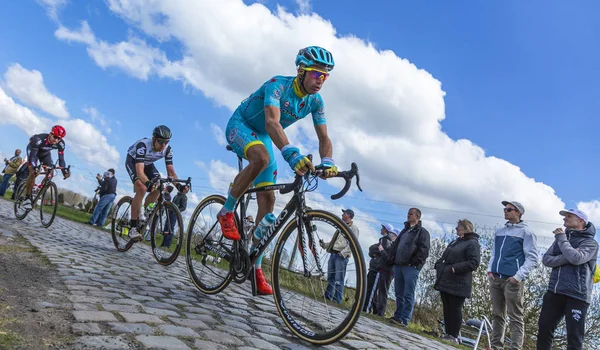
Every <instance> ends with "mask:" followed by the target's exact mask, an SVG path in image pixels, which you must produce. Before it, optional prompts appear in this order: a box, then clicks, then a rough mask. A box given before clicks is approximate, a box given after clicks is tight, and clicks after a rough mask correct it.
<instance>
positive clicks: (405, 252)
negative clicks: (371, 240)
mask: <svg viewBox="0 0 600 350" xmlns="http://www.w3.org/2000/svg"><path fill="white" fill-rule="evenodd" d="M429 246H430V239H429V231H427V230H426V229H425V228H424V227H423V224H422V222H421V210H419V209H418V208H410V209H409V211H408V214H407V221H406V222H405V223H404V229H403V230H402V231H401V232H400V234H399V235H398V238H396V240H395V241H394V244H393V245H392V248H390V249H392V252H391V254H390V257H393V259H394V260H393V264H394V267H393V271H394V279H395V281H394V289H395V290H396V312H395V313H394V316H392V317H391V318H390V322H392V323H395V324H399V325H401V326H405V327H406V326H408V322H409V321H410V320H411V318H412V313H413V308H414V301H415V288H416V287H417V280H418V279H419V272H420V271H421V268H423V265H425V261H426V260H427V257H429Z"/></svg>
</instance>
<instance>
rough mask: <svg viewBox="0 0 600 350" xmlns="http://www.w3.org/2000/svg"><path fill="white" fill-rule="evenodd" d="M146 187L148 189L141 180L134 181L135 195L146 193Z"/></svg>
mask: <svg viewBox="0 0 600 350" xmlns="http://www.w3.org/2000/svg"><path fill="white" fill-rule="evenodd" d="M147 189H148V188H147V187H146V185H144V184H143V183H142V181H141V180H137V181H136V182H135V194H136V195H140V196H143V195H144V194H145V193H146V190H147Z"/></svg>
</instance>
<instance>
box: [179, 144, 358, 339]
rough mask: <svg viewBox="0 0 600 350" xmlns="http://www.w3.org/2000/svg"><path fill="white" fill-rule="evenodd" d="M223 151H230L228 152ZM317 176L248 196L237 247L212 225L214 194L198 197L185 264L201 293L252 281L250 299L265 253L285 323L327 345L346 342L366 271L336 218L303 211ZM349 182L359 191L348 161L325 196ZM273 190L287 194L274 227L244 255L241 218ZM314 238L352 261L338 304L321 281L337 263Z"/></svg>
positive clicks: (220, 200)
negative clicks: (341, 249)
mask: <svg viewBox="0 0 600 350" xmlns="http://www.w3.org/2000/svg"><path fill="white" fill-rule="evenodd" d="M227 149H228V150H231V148H230V147H229V146H228V147H227ZM238 165H239V169H240V171H241V169H242V167H243V166H242V159H241V158H240V157H238ZM321 174H322V170H317V171H316V172H314V173H307V174H305V175H304V176H298V175H296V178H295V181H294V182H293V183H287V184H276V185H269V186H265V187H260V188H252V189H249V190H248V191H246V192H245V193H244V194H243V195H242V196H241V197H240V200H239V201H238V204H237V206H236V210H235V216H236V224H237V227H238V230H239V232H240V235H241V237H242V238H241V240H240V241H231V240H229V239H226V238H225V237H224V236H223V234H222V232H221V227H220V225H219V223H218V221H217V214H218V213H219V211H220V209H221V208H222V206H223V205H224V203H225V197H223V196H221V195H218V194H213V195H210V196H208V197H206V198H204V199H203V200H202V201H201V202H200V203H199V204H198V206H197V207H196V209H195V210H194V213H193V214H192V217H191V218H190V224H189V227H188V237H187V245H186V263H187V267H188V273H189V275H190V277H191V279H192V281H193V282H194V285H195V286H196V287H197V288H198V289H199V290H200V291H201V292H203V293H206V294H216V293H219V292H221V291H222V290H224V289H225V287H227V285H228V284H229V283H230V282H231V281H234V282H236V283H243V282H244V281H246V280H247V279H250V282H251V284H252V294H253V295H256V294H257V291H256V282H255V281H254V270H253V267H254V263H255V262H256V260H257V259H258V257H259V256H260V255H261V254H263V253H264V254H265V256H264V259H265V264H263V265H265V266H264V268H263V270H265V274H267V275H268V274H269V273H270V275H271V282H272V286H273V295H274V299H275V305H276V307H277V310H278V312H279V314H280V316H281V318H282V319H283V321H284V323H285V324H286V325H287V327H288V328H289V329H290V330H291V331H292V333H294V334H295V335H296V336H298V337H300V338H301V339H303V340H306V341H308V342H310V343H313V344H320V345H325V344H330V343H333V342H335V341H337V340H339V339H341V338H342V337H344V336H345V335H346V334H348V332H350V330H351V329H352V328H353V327H354V325H355V323H356V321H358V318H359V317H360V312H361V309H362V307H363V304H364V301H365V293H366V292H365V291H366V282H365V281H366V268H365V260H364V257H363V254H362V249H361V247H360V244H359V242H358V239H357V238H356V236H355V235H354V233H353V232H352V230H350V228H349V227H348V226H347V225H346V224H345V223H344V222H343V221H342V220H341V219H340V218H339V217H338V216H336V215H334V214H332V213H330V212H328V211H324V210H313V209H311V208H309V207H307V205H306V202H305V194H306V193H307V192H311V191H314V190H315V189H316V188H317V185H318V180H319V175H321ZM355 176H356V185H357V186H358V188H359V190H361V191H362V189H361V188H360V182H359V174H358V166H357V165H356V164H355V163H352V167H351V170H349V171H341V172H339V173H338V175H337V177H341V178H343V179H345V180H346V183H345V186H344V188H343V189H342V190H341V191H340V193H338V194H336V195H333V196H331V198H332V199H339V198H341V197H342V196H344V194H346V192H347V191H348V190H349V189H350V186H351V180H352V178H353V177H355ZM273 190H279V191H280V193H281V194H287V193H291V192H293V194H292V195H291V198H290V199H289V202H288V203H287V205H286V206H285V208H284V209H283V210H282V211H281V212H280V214H279V216H278V217H277V219H276V221H275V223H274V225H272V226H270V228H269V230H268V231H267V232H266V233H265V234H264V235H263V237H262V239H261V240H260V242H259V243H258V244H257V246H256V248H255V249H254V250H253V251H252V252H249V248H248V244H249V239H250V238H251V234H250V232H249V231H250V230H249V229H246V228H244V225H243V221H242V220H243V219H244V218H245V217H246V211H247V209H248V204H249V196H251V195H252V194H253V193H258V192H263V191H273ZM290 219H291V220H290ZM288 220H289V222H288ZM286 223H287V224H286ZM280 231H281V232H282V234H281V235H279V239H278V240H277V243H276V244H275V245H274V247H273V245H271V244H270V243H271V242H272V241H273V240H274V239H275V237H276V236H277V233H278V232H280ZM320 239H324V240H325V241H330V242H336V241H337V240H340V239H341V240H343V241H345V242H347V247H348V249H347V254H350V256H349V257H347V258H346V259H345V262H346V264H347V265H346V269H345V279H344V281H346V283H345V284H346V287H345V291H344V299H343V301H342V303H341V304H338V303H334V302H333V301H331V290H330V293H329V297H327V296H326V295H327V294H326V291H327V289H328V287H327V286H328V283H327V277H330V278H332V277H333V276H328V271H327V270H328V267H327V266H325V264H324V262H325V261H327V260H328V258H329V265H331V264H332V262H333V261H334V260H335V259H336V258H339V257H337V256H336V257H335V258H334V259H332V257H333V252H332V251H331V249H327V250H326V249H323V248H322V247H321V246H320V245H319V243H318V242H319V240H320ZM343 241H342V242H343ZM331 246H333V244H331ZM267 261H270V262H271V264H270V272H269V271H266V270H267V269H268V268H269V266H268V265H269V264H267ZM330 268H331V267H330ZM267 278H268V277H267ZM330 287H332V286H330ZM337 288H340V286H337Z"/></svg>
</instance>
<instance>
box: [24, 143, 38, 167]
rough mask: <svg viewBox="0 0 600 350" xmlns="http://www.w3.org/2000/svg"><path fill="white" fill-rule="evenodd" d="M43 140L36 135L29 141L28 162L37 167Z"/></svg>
mask: <svg viewBox="0 0 600 350" xmlns="http://www.w3.org/2000/svg"><path fill="white" fill-rule="evenodd" d="M40 143H41V140H40V139H39V138H37V137H34V138H32V139H31V141H30V142H29V153H28V160H27V164H28V165H29V166H32V167H36V166H37V164H38V152H39V151H40V149H39V146H40Z"/></svg>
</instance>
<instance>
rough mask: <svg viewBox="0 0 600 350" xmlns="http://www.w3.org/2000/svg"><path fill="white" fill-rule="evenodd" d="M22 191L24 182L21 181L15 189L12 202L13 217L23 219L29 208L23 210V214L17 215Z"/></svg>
mask: <svg viewBox="0 0 600 350" xmlns="http://www.w3.org/2000/svg"><path fill="white" fill-rule="evenodd" d="M23 191H25V182H22V183H21V184H20V185H19V187H17V191H16V192H15V203H14V212H15V218H17V220H23V219H25V217H27V214H29V212H30V210H25V214H23V215H19V208H20V207H21V202H22V200H21V194H22V193H23ZM31 205H32V206H33V203H31Z"/></svg>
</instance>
